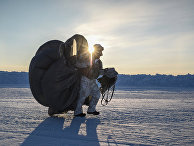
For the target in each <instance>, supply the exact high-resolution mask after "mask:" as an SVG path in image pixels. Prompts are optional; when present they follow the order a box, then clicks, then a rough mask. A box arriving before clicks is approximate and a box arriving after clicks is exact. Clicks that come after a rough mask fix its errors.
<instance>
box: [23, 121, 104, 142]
mask: <svg viewBox="0 0 194 146" xmlns="http://www.w3.org/2000/svg"><path fill="white" fill-rule="evenodd" d="M64 122H66V121H65V119H64V118H52V117H49V118H47V119H45V120H44V121H43V122H42V123H40V125H38V127H37V128H36V129H35V130H34V131H33V132H32V133H31V134H30V135H29V136H28V137H27V138H26V139H25V140H24V142H23V143H22V144H21V145H22V146H26V145H46V146H48V145H100V144H99V140H98V136H97V131H96V128H97V126H98V124H100V120H99V119H97V118H88V119H86V118H79V117H75V118H73V120H72V121H71V124H70V126H67V127H65V128H64V127H63V126H64ZM82 124H86V125H85V127H86V135H80V134H79V130H80V126H81V125H82Z"/></svg>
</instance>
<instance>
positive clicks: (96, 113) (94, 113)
mask: <svg viewBox="0 0 194 146" xmlns="http://www.w3.org/2000/svg"><path fill="white" fill-rule="evenodd" d="M87 113H88V114H92V115H99V114H100V112H97V111H94V112H87Z"/></svg>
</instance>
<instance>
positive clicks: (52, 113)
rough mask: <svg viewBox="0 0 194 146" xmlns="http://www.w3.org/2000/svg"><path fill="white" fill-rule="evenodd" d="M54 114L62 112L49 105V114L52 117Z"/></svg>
mask: <svg viewBox="0 0 194 146" xmlns="http://www.w3.org/2000/svg"><path fill="white" fill-rule="evenodd" d="M54 114H61V112H59V111H57V110H55V109H53V108H51V107H49V108H48V115H49V116H51V117H52V116H53V115H54Z"/></svg>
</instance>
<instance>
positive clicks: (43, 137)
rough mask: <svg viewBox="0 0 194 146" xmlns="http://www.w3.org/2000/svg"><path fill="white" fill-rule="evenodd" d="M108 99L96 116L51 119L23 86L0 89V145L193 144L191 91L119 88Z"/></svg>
mask: <svg viewBox="0 0 194 146" xmlns="http://www.w3.org/2000/svg"><path fill="white" fill-rule="evenodd" d="M113 98H114V99H113V100H112V101H111V102H110V103H109V104H108V106H101V104H100V102H99V104H98V106H97V109H98V110H99V111H100V112H101V114H100V115H98V116H91V115H86V117H85V118H73V113H72V112H69V113H67V114H66V115H60V117H58V118H51V117H49V116H48V115H47V108H46V107H43V106H41V105H39V104H38V103H37V102H36V101H35V99H34V98H33V97H32V94H31V92H30V89H29V88H0V111H1V113H0V145H1V146H8V145H23V146H25V145H33V146H35V145H45V146H49V145H53V146H54V145H89V146H95V145H105V146H106V145H107V146H108V145H110V146H114V145H194V89H193V90H191V89H177V88H166V89H164V88H163V89H143V88H130V89H127V88H125V89H122V90H121V89H119V90H117V91H116V92H115V96H114V97H113ZM84 111H86V107H84Z"/></svg>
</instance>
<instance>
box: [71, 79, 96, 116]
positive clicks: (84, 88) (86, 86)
mask: <svg viewBox="0 0 194 146" xmlns="http://www.w3.org/2000/svg"><path fill="white" fill-rule="evenodd" d="M88 96H92V99H91V101H90V103H89V107H88V112H94V111H96V105H97V103H98V100H99V98H100V90H99V87H98V85H97V84H96V79H93V80H90V79H88V78H87V77H85V76H82V77H81V83H80V92H79V98H78V101H77V106H76V109H75V111H74V115H78V114H80V113H83V109H82V105H83V104H84V102H85V99H86V98H87V97H88Z"/></svg>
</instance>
